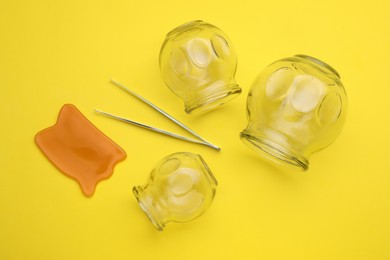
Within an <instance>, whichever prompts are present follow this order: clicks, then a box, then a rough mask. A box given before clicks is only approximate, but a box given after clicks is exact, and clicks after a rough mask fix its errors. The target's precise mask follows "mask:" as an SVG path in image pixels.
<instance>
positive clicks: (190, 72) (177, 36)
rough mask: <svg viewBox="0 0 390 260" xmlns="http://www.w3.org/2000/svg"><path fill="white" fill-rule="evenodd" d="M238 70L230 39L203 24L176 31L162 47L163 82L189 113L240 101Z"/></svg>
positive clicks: (208, 25)
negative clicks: (234, 100)
mask: <svg viewBox="0 0 390 260" xmlns="http://www.w3.org/2000/svg"><path fill="white" fill-rule="evenodd" d="M236 68H237V56H236V53H235V51H234V49H233V47H232V44H231V42H230V40H229V38H228V37H227V35H226V34H225V33H224V32H223V31H221V30H220V29H219V28H217V27H215V26H214V25H211V24H208V23H206V22H203V21H200V20H198V21H193V22H189V23H186V24H183V25H181V26H179V27H177V28H175V29H173V30H172V31H171V32H169V33H168V34H167V36H166V38H165V41H164V43H163V45H162V47H161V51H160V70H161V74H162V78H163V80H164V81H165V84H166V85H167V86H168V88H169V89H170V90H171V91H172V92H173V93H174V94H176V95H177V96H179V97H180V98H181V99H183V101H184V105H185V111H186V112H187V113H192V112H204V111H208V110H211V109H214V108H216V107H218V106H220V105H222V104H224V103H226V102H228V101H230V100H231V99H233V98H235V97H237V96H238V95H239V94H240V93H241V88H240V87H239V86H238V84H237V83H236V81H235V79H234V76H235V73H236Z"/></svg>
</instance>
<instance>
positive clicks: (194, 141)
mask: <svg viewBox="0 0 390 260" xmlns="http://www.w3.org/2000/svg"><path fill="white" fill-rule="evenodd" d="M95 112H97V113H100V114H102V115H105V116H107V117H110V118H113V119H117V120H120V121H123V122H126V123H128V124H132V125H135V126H139V127H142V128H145V129H148V130H151V131H155V132H158V133H160V134H164V135H168V136H171V137H174V138H177V139H181V140H184V141H187V142H191V143H196V144H202V145H206V146H209V147H211V148H214V149H216V150H220V148H219V147H216V146H213V145H210V144H209V143H206V142H203V141H199V140H195V139H191V138H188V137H185V136H181V135H178V134H174V133H171V132H168V131H165V130H162V129H159V128H156V127H153V126H149V125H145V124H142V123H139V122H136V121H133V120H130V119H127V118H123V117H120V116H116V115H113V114H110V113H107V112H104V111H101V110H98V109H95Z"/></svg>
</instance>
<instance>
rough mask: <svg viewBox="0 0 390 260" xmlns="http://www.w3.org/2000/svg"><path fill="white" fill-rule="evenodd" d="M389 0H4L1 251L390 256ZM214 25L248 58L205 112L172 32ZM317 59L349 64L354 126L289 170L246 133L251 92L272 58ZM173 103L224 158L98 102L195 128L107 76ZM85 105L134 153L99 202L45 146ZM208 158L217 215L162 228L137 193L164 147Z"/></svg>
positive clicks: (0, 26)
mask: <svg viewBox="0 0 390 260" xmlns="http://www.w3.org/2000/svg"><path fill="white" fill-rule="evenodd" d="M389 12H390V8H389V4H388V1H385V0H382V1H344V2H343V1H336V0H333V1H313V0H306V1H245V0H240V1H222V0H218V1H210V0H198V1H134V0H130V1H115V0H110V1H96V0H95V1H92V0H88V1H76V0H71V1H5V0H3V1H1V3H0V120H1V127H0V136H1V143H0V166H1V168H0V174H1V180H0V258H1V259H390V236H389V234H390V202H389V200H390V185H389V182H390V170H389V168H390V167H389V155H388V154H389V151H388V148H389V146H390V138H389V134H390V123H389V119H390V118H389V109H390V106H389V101H388V100H389V96H390V87H389V77H388V76H389V70H390V67H389V61H390V18H389ZM195 19H202V20H204V21H207V22H209V23H212V24H214V25H216V26H218V27H220V28H221V29H222V30H223V31H225V32H226V34H228V35H229V37H230V38H231V40H232V42H233V44H234V46H235V49H236V51H237V54H238V70H237V74H236V79H237V82H238V83H239V84H240V86H241V87H242V89H243V93H242V94H241V95H240V96H239V97H238V98H237V99H235V100H233V101H232V102H230V103H228V104H226V105H225V106H223V107H221V108H220V109H218V110H216V111H214V112H211V113H208V114H206V115H203V116H201V117H199V116H198V117H196V116H189V115H187V114H185V113H184V110H183V105H182V102H181V101H180V99H179V98H177V97H176V96H175V95H173V94H172V93H171V92H170V90H169V89H168V88H167V87H166V86H165V85H164V83H163V81H162V79H161V76H160V72H159V66H158V55H159V50H160V47H161V44H162V42H163V40H164V38H165V34H166V33H167V32H168V31H170V30H171V29H173V28H174V27H176V26H178V25H180V24H182V23H185V22H188V21H191V20H195ZM298 53H302V54H308V55H311V56H314V57H317V58H319V59H322V60H324V61H325V62H327V63H329V64H330V65H332V66H333V67H334V68H335V69H336V70H338V72H339V73H340V74H341V79H342V82H343V83H344V85H345V88H346V91H347V94H348V98H349V109H348V116H347V122H346V125H345V127H344V129H343V131H342V133H341V135H340V136H339V138H338V139H337V140H336V142H335V143H333V144H332V145H331V146H330V147H328V148H327V149H325V150H323V151H321V152H319V153H316V154H314V155H313V156H312V157H311V160H310V169H309V171H308V172H307V173H296V172H291V171H289V170H283V169H277V168H274V167H272V166H270V165H269V164H267V163H265V162H263V161H262V160H260V159H259V158H258V157H257V156H256V155H255V153H253V152H252V151H251V150H250V149H248V148H247V147H246V146H245V145H244V144H243V143H242V142H241V141H240V140H239V138H238V136H239V132H240V131H241V130H242V129H243V128H244V127H245V126H246V110H245V103H246V95H247V93H248V90H249V87H250V86H251V83H252V82H253V80H254V79H255V77H256V75H257V74H258V73H259V72H260V71H261V70H262V69H263V68H264V67H265V66H267V65H268V64H270V63H271V62H273V61H275V60H278V59H280V58H284V57H288V56H292V55H294V54H298ZM110 76H112V77H114V78H115V79H117V80H118V81H120V82H121V83H123V84H125V85H127V86H128V87H131V88H132V89H133V90H134V91H136V92H138V93H139V94H141V95H143V96H144V97H147V98H148V99H149V100H151V101H153V102H154V103H156V104H158V105H160V106H161V107H162V108H164V109H166V110H167V111H168V112H170V113H171V114H173V115H175V116H176V117H177V118H179V119H180V120H181V121H183V122H184V123H186V124H187V125H189V126H190V127H192V128H193V129H195V130H196V131H197V132H198V133H200V134H201V135H202V136H203V137H205V138H206V139H208V140H210V141H211V142H213V143H215V144H217V145H220V146H221V147H222V151H221V152H216V151H214V150H212V149H209V148H207V147H202V146H199V145H194V144H190V143H186V142H183V141H179V140H175V139H171V138H169V137H164V136H161V135H158V134H155V133H151V132H148V131H146V130H142V129H139V128H136V127H134V126H130V125H126V124H123V123H120V122H117V121H114V120H111V119H108V118H105V117H103V116H99V115H97V114H95V113H94V112H93V109H94V108H100V109H102V110H105V111H108V112H112V113H114V114H119V115H122V116H125V117H128V118H131V119H134V120H138V121H141V122H144V123H148V124H151V125H155V126H159V127H161V128H164V129H167V130H170V131H174V132H178V133H184V132H183V131H182V130H181V129H179V128H178V127H176V126H174V125H172V124H171V123H170V122H168V121H167V120H166V119H165V118H163V117H162V116H160V115H158V114H157V113H156V112H155V111H153V110H151V109H149V108H148V107H146V106H145V105H143V104H142V103H140V102H139V101H137V100H135V99H134V98H132V97H131V96H128V95H127V94H126V93H124V92H123V91H121V90H120V89H118V88H116V87H115V86H113V85H112V84H110V83H109V82H108V80H109V78H110ZM65 103H72V104H74V105H76V106H77V107H78V108H79V109H80V110H81V112H82V113H83V114H84V115H85V116H86V117H87V118H88V119H89V120H90V121H91V122H92V123H93V124H95V125H96V126H97V127H98V128H99V129H100V130H102V131H103V132H104V133H105V134H107V135H108V136H109V137H110V138H112V139H113V140H114V141H115V142H117V143H118V144H119V145H120V146H121V147H123V148H124V149H125V150H126V152H127V154H128V157H127V159H126V160H125V161H124V162H121V163H120V164H118V165H117V167H116V168H115V170H114V174H113V175H112V177H111V178H110V179H108V180H105V181H102V182H101V183H100V184H99V185H98V186H97V190H96V192H95V195H94V196H93V197H92V198H86V197H84V196H83V195H82V192H81V190H80V188H79V186H78V184H77V183H76V182H75V181H74V180H72V179H70V178H68V177H66V176H65V175H63V174H62V173H60V172H59V171H58V170H57V169H56V168H55V167H54V166H52V165H51V164H50V163H49V161H48V160H47V159H46V158H45V157H44V156H43V154H42V153H41V152H40V150H39V149H38V148H37V146H36V145H35V144H34V141H33V140H34V136H35V134H36V133H37V132H38V131H40V130H42V129H43V128H46V127H48V126H50V125H53V124H54V123H55V121H56V119H57V115H58V112H59V110H60V108H61V107H62V105H63V104H65ZM178 151H189V152H193V153H199V154H201V155H202V156H203V157H204V159H205V160H206V162H207V163H208V164H209V166H210V168H211V169H212V171H213V172H214V174H215V175H216V177H217V179H218V181H219V186H218V190H217V196H216V198H215V200H214V203H213V205H212V206H211V207H210V208H209V210H208V211H207V212H206V214H205V215H204V216H202V217H201V218H198V219H196V220H195V221H192V222H190V223H186V224H174V223H172V224H168V225H167V227H166V229H165V230H164V231H163V232H158V231H156V230H155V229H154V227H153V225H152V224H151V223H149V220H148V219H147V217H146V216H145V215H144V213H143V212H142V211H141V209H140V208H139V207H138V204H137V203H136V200H135V198H134V197H133V194H132V192H131V188H132V187H133V186H134V185H139V184H143V183H144V182H145V181H146V179H147V177H148V175H149V173H150V171H151V169H152V168H153V166H154V165H155V164H156V163H157V162H158V161H159V160H160V159H161V158H163V157H164V156H166V155H168V154H171V153H174V152H178Z"/></svg>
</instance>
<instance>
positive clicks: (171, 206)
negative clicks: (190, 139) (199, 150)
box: [133, 152, 217, 231]
mask: <svg viewBox="0 0 390 260" xmlns="http://www.w3.org/2000/svg"><path fill="white" fill-rule="evenodd" d="M216 187H217V180H216V179H215V177H214V175H213V173H212V172H211V171H210V169H209V167H208V166H207V164H206V163H205V161H204V160H203V159H202V157H201V156H200V155H197V154H192V153H186V152H182V153H174V154H171V155H169V156H167V157H165V158H164V159H162V160H161V161H160V162H159V163H158V164H157V165H156V166H155V168H154V169H153V171H152V173H151V175H150V177H149V179H148V181H147V184H146V185H144V186H135V187H134V188H133V193H134V195H135V197H136V199H137V200H138V203H139V205H140V206H141V208H142V210H143V211H144V212H145V213H146V215H147V216H148V217H149V219H150V221H151V222H152V223H153V225H154V226H155V227H156V228H157V229H158V230H160V231H162V230H163V229H164V227H165V225H166V224H167V223H168V222H181V223H182V222H188V221H190V220H193V219H195V218H197V217H199V216H200V215H202V214H203V213H204V212H205V211H206V209H207V208H208V207H209V206H210V204H211V202H212V201H213V198H214V196H215V191H216Z"/></svg>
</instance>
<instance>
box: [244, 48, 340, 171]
mask: <svg viewBox="0 0 390 260" xmlns="http://www.w3.org/2000/svg"><path fill="white" fill-rule="evenodd" d="M346 110H347V96H346V93H345V90H344V87H343V85H342V83H341V81H340V76H339V74H338V73H337V71H336V70H335V69H333V68H332V67H331V66H329V65H328V64H326V63H324V62H322V61H320V60H318V59H316V58H313V57H310V56H306V55H296V56H294V57H290V58H286V59H282V60H279V61H276V62H274V63H272V64H271V65H269V66H268V67H267V68H266V69H265V70H264V71H263V72H261V73H260V75H259V76H258V77H257V79H256V80H255V82H254V83H253V85H252V87H251V89H250V92H249V94H248V99H247V115H248V121H249V122H248V126H247V127H246V129H245V130H243V131H242V132H241V134H240V136H241V139H242V141H243V142H244V143H245V144H246V145H248V146H249V147H250V148H252V149H253V150H255V151H256V152H258V153H259V154H261V155H262V156H263V157H266V158H268V159H271V160H272V161H274V162H278V163H282V164H285V165H289V166H293V168H297V169H301V170H303V171H306V170H307V169H308V167H309V156H310V155H311V154H312V153H313V152H316V151H318V150H321V149H323V148H325V147H327V146H328V145H330V144H331V143H332V142H333V141H334V140H335V139H336V137H337V136H338V135H339V133H340V131H341V129H342V127H343V125H344V121H345V117H346Z"/></svg>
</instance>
